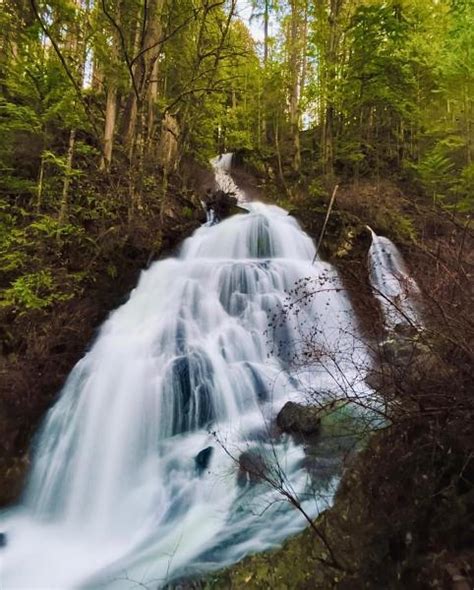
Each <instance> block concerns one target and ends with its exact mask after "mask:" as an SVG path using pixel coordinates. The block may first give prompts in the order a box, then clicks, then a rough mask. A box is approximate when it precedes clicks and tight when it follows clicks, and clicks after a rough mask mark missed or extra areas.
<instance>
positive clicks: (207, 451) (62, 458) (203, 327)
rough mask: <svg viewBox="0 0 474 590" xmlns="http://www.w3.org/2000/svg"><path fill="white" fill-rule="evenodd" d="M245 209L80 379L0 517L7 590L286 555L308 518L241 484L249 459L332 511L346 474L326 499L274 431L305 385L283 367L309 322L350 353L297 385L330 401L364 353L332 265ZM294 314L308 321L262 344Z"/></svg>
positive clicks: (263, 487)
mask: <svg viewBox="0 0 474 590" xmlns="http://www.w3.org/2000/svg"><path fill="white" fill-rule="evenodd" d="M224 172H225V171H224ZM223 190H224V189H223ZM246 207H247V208H248V210H249V213H248V214H244V215H237V216H234V217H232V218H230V219H227V220H225V221H223V222H222V223H220V224H218V225H213V226H207V227H204V226H203V227H201V228H200V229H198V230H197V231H196V232H195V234H194V235H193V236H192V237H191V238H189V239H188V240H187V241H186V242H185V243H184V245H183V247H182V250H181V253H180V255H179V257H177V258H174V259H168V260H164V261H160V262H157V263H155V264H154V265H153V266H152V267H151V268H150V269H148V270H147V271H145V272H143V274H142V276H141V278H140V281H139V283H138V285H137V287H136V288H135V289H134V291H133V292H132V293H131V295H130V298H129V300H128V302H127V303H126V304H125V305H123V306H122V307H120V308H119V309H118V310H117V311H115V312H114V313H113V314H112V315H111V316H110V318H109V319H108V320H107V321H106V322H105V324H104V325H103V327H102V329H101V331H100V334H99V336H98V338H97V341H96V342H95V344H94V346H93V347H92V348H91V350H90V351H89V352H88V353H87V354H86V355H85V356H84V358H83V359H82V360H81V361H80V362H79V363H78V364H77V365H76V367H75V368H74V369H73V371H72V372H71V375H70V376H69V378H68V380H67V383H66V385H65V387H64V389H63V392H62V394H61V397H60V398H59V400H58V402H57V403H56V405H55V406H54V407H53V408H52V409H51V410H50V412H49V414H48V416H47V418H46V420H45V424H44V426H43V428H42V431H41V433H40V435H39V436H38V439H37V441H36V445H35V452H34V457H33V466H32V471H31V475H30V477H29V482H28V485H27V489H26V491H25V493H24V496H23V499H22V502H21V504H20V505H19V506H18V507H16V508H14V509H12V510H10V511H8V512H6V513H4V514H3V515H2V517H1V519H0V530H1V531H5V533H6V535H7V546H6V547H5V548H3V549H0V551H1V552H2V560H3V563H2V564H1V567H2V570H1V572H0V583H1V587H2V588H3V589H6V590H10V589H13V588H23V589H28V590H33V589H35V588H38V589H39V588H41V589H48V590H54V589H66V588H68V589H69V588H114V589H119V588H129V587H130V584H131V583H132V582H133V581H135V582H139V583H140V584H141V585H144V586H148V587H150V588H153V587H159V586H162V585H163V584H165V583H166V582H167V581H169V580H170V579H173V578H175V577H176V576H179V575H183V574H186V573H190V572H191V573H192V572H196V571H206V570H210V569H212V568H216V567H220V566H224V565H226V564H229V563H232V562H235V561H236V560H238V559H240V558H242V557H243V556H244V555H245V554H247V553H251V552H255V551H260V550H263V549H266V548H268V547H271V546H274V545H276V544H278V543H279V542H281V541H282V540H283V539H284V538H285V537H287V536H289V535H291V534H294V533H295V532H296V531H298V530H299V529H301V528H303V526H304V525H305V521H304V518H303V517H302V516H301V514H300V513H299V512H297V511H294V509H292V508H291V507H290V506H289V505H288V504H287V503H284V502H282V497H281V495H280V493H279V491H278V490H277V489H274V488H273V487H272V486H269V485H268V484H267V483H265V481H261V482H257V483H255V484H254V485H249V484H247V485H239V483H238V481H237V479H238V478H237V471H238V465H237V459H238V457H239V454H240V453H242V452H243V451H248V450H249V449H253V448H258V449H259V452H260V453H263V454H264V453H267V454H270V455H271V456H272V461H274V462H276V463H277V464H278V466H279V468H281V470H282V472H284V474H285V476H284V481H285V482H286V484H285V485H288V488H289V489H291V490H292V493H293V494H295V495H297V496H298V497H299V499H300V501H301V503H302V506H303V507H304V510H305V511H306V513H307V514H308V515H310V516H315V515H316V514H317V512H318V511H319V510H321V509H322V508H324V506H325V502H326V503H327V502H330V501H331V496H332V493H333V489H334V486H335V483H336V481H337V477H336V476H337V474H334V477H331V478H329V479H327V478H326V479H324V478H322V479H321V483H320V486H319V489H318V485H317V484H316V490H314V481H313V483H312V485H311V486H310V485H309V484H310V482H309V477H308V475H307V472H306V471H305V469H303V467H302V461H303V458H304V453H303V450H302V449H301V447H298V446H295V445H294V444H293V443H292V442H291V441H290V440H289V439H288V438H287V437H281V438H279V439H275V438H272V437H271V436H270V434H269V430H270V428H269V426H270V424H271V421H272V420H273V419H274V416H275V414H276V412H277V411H278V410H279V409H280V408H281V407H282V405H283V404H284V403H285V402H286V401H287V400H288V399H299V398H300V396H301V388H304V383H303V382H302V381H299V382H298V381H295V379H294V378H292V377H291V376H290V374H289V368H288V367H289V363H290V360H289V359H290V357H291V355H292V354H294V353H297V352H298V348H299V347H300V345H301V342H303V341H304V336H305V329H306V328H305V326H308V327H314V326H317V331H316V332H314V333H312V336H311V338H312V343H313V344H314V345H315V346H320V347H321V349H325V350H333V353H334V354H336V355H339V356H338V357H336V358H333V361H334V363H333V364H332V365H331V362H330V361H328V362H327V363H325V364H324V363H323V364H322V365H321V366H319V367H317V368H316V367H315V368H314V370H313V369H311V368H310V369H308V370H307V371H306V374H305V375H303V374H302V375H301V379H302V380H304V379H308V380H311V379H312V380H313V382H314V381H316V382H317V384H318V387H319V388H320V390H321V392H322V393H321V395H322V396H323V395H324V393H323V392H328V391H331V390H332V391H334V390H338V389H339V388H340V387H341V386H343V385H344V384H346V383H347V382H348V380H350V375H351V371H353V370H354V369H353V364H351V363H354V351H355V349H356V348H357V347H359V351H358V353H357V354H358V356H359V357H360V359H359V360H360V361H361V362H363V359H364V355H365V351H364V350H363V348H364V347H363V346H360V344H359V343H360V340H359V339H358V337H357V334H358V331H357V326H356V325H355V323H354V319H353V313H352V310H351V306H350V303H349V302H348V300H347V299H346V296H345V295H344V293H343V291H341V289H340V286H339V285H338V279H337V275H336V273H335V271H334V269H333V268H332V267H331V266H330V265H329V264H326V263H324V262H322V261H319V260H317V261H316V263H315V264H314V265H313V264H312V259H313V256H314V246H313V243H312V242H311V240H310V239H309V238H308V236H306V235H305V234H304V233H303V232H302V231H301V229H300V228H299V227H298V224H297V223H296V221H295V220H294V219H292V218H291V217H289V216H288V215H287V214H286V212H285V211H283V210H282V209H279V208H278V207H275V206H267V205H263V204H261V203H247V204H246ZM303 277H311V278H314V279H315V280H317V281H319V282H320V284H321V285H322V287H323V288H321V289H320V290H319V291H318V292H317V293H316V294H315V295H314V296H313V297H312V298H311V299H305V300H304V301H302V302H301V303H298V302H297V301H296V296H295V297H294V298H293V300H292V299H291V296H289V295H288V293H289V292H290V290H291V289H292V288H293V286H294V284H295V282H296V281H298V280H300V279H301V278H303ZM325 286H326V287H327V288H324V287H325ZM288 303H290V304H292V305H294V306H296V308H297V311H298V313H297V314H294V313H290V314H283V315H282V318H283V319H282V321H280V322H279V323H278V325H277V326H276V327H275V328H274V329H273V330H270V332H268V331H267V329H268V326H269V321H271V319H272V317H273V318H274V317H275V316H277V315H278V314H280V313H281V312H282V309H283V308H284V307H285V306H286V305H287V304H288ZM355 341H357V345H356V346H354V342H355ZM278 342H280V343H281V342H284V347H283V348H284V350H285V354H278V352H277V348H278V346H276V345H277V344H278ZM348 359H350V361H349V360H348ZM358 362H359V361H358ZM336 366H337V371H336V370H333V369H334V367H336ZM341 368H342V369H341ZM341 370H342V372H343V375H342V376H341ZM359 376H360V374H359ZM341 381H343V382H344V383H341ZM355 383H356V378H354V380H353V381H352V385H351V388H352V389H353V388H354V387H355V388H356V387H357V385H354V384H355ZM197 457H198V458H197ZM322 496H325V498H326V499H325V501H322V500H321V498H322Z"/></svg>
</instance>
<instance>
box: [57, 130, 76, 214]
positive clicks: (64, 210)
mask: <svg viewBox="0 0 474 590" xmlns="http://www.w3.org/2000/svg"><path fill="white" fill-rule="evenodd" d="M75 143H76V130H75V129H71V132H70V134H69V146H68V150H67V156H66V167H65V170H64V181H63V192H62V196H61V209H60V211H59V223H66V222H67V220H68V217H69V186H70V184H71V172H72V161H73V158H74V146H75Z"/></svg>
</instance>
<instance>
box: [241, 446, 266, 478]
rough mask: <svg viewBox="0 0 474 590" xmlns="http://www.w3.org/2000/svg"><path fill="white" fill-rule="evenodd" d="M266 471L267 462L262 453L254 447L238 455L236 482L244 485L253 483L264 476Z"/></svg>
mask: <svg viewBox="0 0 474 590" xmlns="http://www.w3.org/2000/svg"><path fill="white" fill-rule="evenodd" d="M267 471H268V467H267V464H266V462H265V459H264V458H263V456H262V454H261V453H260V452H259V451H258V450H256V449H249V450H248V451H244V452H243V453H242V454H241V455H240V457H239V472H238V474H237V484H238V485H239V486H241V487H242V486H245V485H247V484H255V483H258V482H259V481H261V480H262V479H264V478H265V474H266V472H267Z"/></svg>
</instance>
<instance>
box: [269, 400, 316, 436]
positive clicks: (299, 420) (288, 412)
mask: <svg viewBox="0 0 474 590" xmlns="http://www.w3.org/2000/svg"><path fill="white" fill-rule="evenodd" d="M277 426H278V428H279V429H280V430H281V431H282V432H286V433H288V434H297V435H298V434H299V435H304V436H315V435H317V434H319V432H320V430H321V408H319V407H314V406H305V405H303V404H297V403H295V402H287V403H286V404H285V405H284V406H283V408H282V409H281V410H280V412H279V413H278V416H277Z"/></svg>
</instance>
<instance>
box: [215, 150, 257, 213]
mask: <svg viewBox="0 0 474 590" xmlns="http://www.w3.org/2000/svg"><path fill="white" fill-rule="evenodd" d="M233 157H234V154H232V153H227V154H221V155H220V156H217V157H216V158H213V159H212V160H211V164H212V167H213V168H214V174H215V177H216V184H217V186H218V187H219V188H220V189H221V190H222V191H224V193H227V194H231V195H234V196H235V198H236V199H237V201H238V203H239V204H240V205H243V204H244V203H247V202H248V199H247V197H246V195H245V193H244V191H242V190H241V189H240V188H239V187H238V186H237V185H236V184H235V182H234V180H233V178H232V176H231V175H230V170H231V168H232V160H233Z"/></svg>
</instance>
